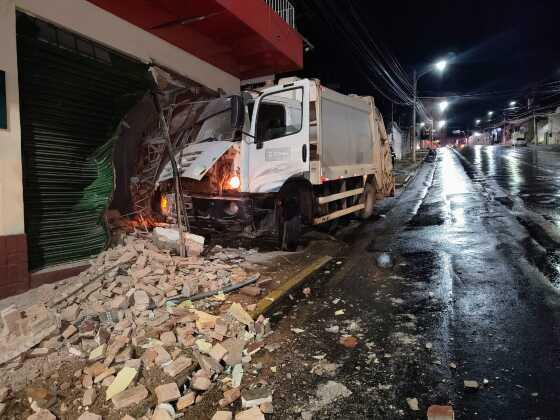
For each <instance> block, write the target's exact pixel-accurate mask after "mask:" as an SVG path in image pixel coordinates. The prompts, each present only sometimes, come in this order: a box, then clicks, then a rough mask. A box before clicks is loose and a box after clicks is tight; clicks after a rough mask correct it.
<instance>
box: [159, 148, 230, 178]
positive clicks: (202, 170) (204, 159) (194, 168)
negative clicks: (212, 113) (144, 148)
mask: <svg viewBox="0 0 560 420" xmlns="http://www.w3.org/2000/svg"><path fill="white" fill-rule="evenodd" d="M233 145H234V143H232V142H230V141H210V142H201V143H195V144H191V145H189V146H187V147H185V148H183V149H182V150H181V151H180V152H178V153H177V154H176V155H175V160H176V162H177V168H178V169H179V176H180V177H181V178H191V179H195V180H197V181H200V180H201V179H202V178H203V177H204V175H206V172H208V170H209V169H210V168H211V167H212V166H213V165H214V163H216V161H217V160H218V159H219V158H220V157H222V156H223V155H224V154H225V153H226V152H227V151H228V150H229V149H230V147H233ZM172 178H173V167H172V166H171V162H167V164H166V165H165V166H164V168H163V170H162V171H161V174H160V175H159V178H158V182H163V181H167V180H169V179H172Z"/></svg>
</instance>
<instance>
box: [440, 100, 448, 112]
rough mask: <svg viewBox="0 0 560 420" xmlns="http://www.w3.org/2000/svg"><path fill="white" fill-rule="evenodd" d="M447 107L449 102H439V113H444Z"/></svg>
mask: <svg viewBox="0 0 560 420" xmlns="http://www.w3.org/2000/svg"><path fill="white" fill-rule="evenodd" d="M448 106H449V102H447V101H441V102H440V103H439V110H440V112H443V111H445V110H446V109H447V107H448Z"/></svg>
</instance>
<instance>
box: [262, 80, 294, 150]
mask: <svg viewBox="0 0 560 420" xmlns="http://www.w3.org/2000/svg"><path fill="white" fill-rule="evenodd" d="M302 123H303V89H301V88H297V89H290V90H286V91H282V92H276V93H272V94H270V95H267V96H265V97H263V99H262V101H261V102H260V105H259V110H258V115H257V133H256V134H257V139H259V141H268V140H274V139H277V138H280V137H286V136H290V135H292V134H296V133H297V132H299V131H300V130H301V127H302Z"/></svg>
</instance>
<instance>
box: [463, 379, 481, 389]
mask: <svg viewBox="0 0 560 420" xmlns="http://www.w3.org/2000/svg"><path fill="white" fill-rule="evenodd" d="M463 384H464V386H465V389H466V390H467V391H476V390H478V388H479V387H480V384H479V383H478V381H472V380H465V381H463Z"/></svg>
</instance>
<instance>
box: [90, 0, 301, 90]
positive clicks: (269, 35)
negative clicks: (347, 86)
mask: <svg viewBox="0 0 560 420" xmlns="http://www.w3.org/2000/svg"><path fill="white" fill-rule="evenodd" d="M89 1H90V2H91V3H93V4H95V5H97V6H98V7H101V8H103V9H104V10H107V11H108V12H110V13H112V14H114V15H116V16H119V17H120V18H122V19H124V20H126V21H128V22H130V23H132V24H134V25H136V26H138V27H140V28H142V29H144V30H146V31H148V32H150V33H152V34H154V35H156V36H158V37H160V38H162V39H164V40H166V41H167V42H169V43H171V44H173V45H175V46H177V47H179V48H181V49H183V50H184V51H187V52H189V53H191V54H193V55H194V56H196V57H198V58H200V59H202V60H204V61H206V62H208V63H211V64H213V65H215V66H216V67H218V68H220V69H222V70H224V71H226V72H228V73H230V74H233V75H235V76H237V77H239V78H241V79H247V78H251V77H257V76H263V75H266V74H270V73H282V72H288V71H293V70H298V69H301V68H302V67H303V39H302V38H301V36H300V35H299V34H298V33H297V31H295V30H294V29H293V28H291V27H290V26H289V25H288V24H287V23H286V22H284V20H283V19H282V18H281V17H280V16H279V15H278V14H277V13H276V12H275V11H274V10H273V9H272V8H270V7H269V6H268V5H267V4H266V3H265V2H264V1H263V0H189V1H188V2H185V1H184V0H119V1H114V0H89ZM197 18H200V19H197ZM185 21H186V22H187V23H184V24H181V22H185Z"/></svg>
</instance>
